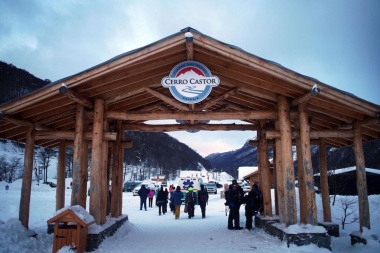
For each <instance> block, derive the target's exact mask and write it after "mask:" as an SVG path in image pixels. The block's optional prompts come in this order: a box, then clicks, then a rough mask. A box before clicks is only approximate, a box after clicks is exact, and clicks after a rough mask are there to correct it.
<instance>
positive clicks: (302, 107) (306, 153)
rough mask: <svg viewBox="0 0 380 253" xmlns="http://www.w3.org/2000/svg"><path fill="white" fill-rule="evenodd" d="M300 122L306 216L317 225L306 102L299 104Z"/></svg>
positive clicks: (310, 222) (312, 223) (311, 222)
mask: <svg viewBox="0 0 380 253" xmlns="http://www.w3.org/2000/svg"><path fill="white" fill-rule="evenodd" d="M298 112H299V123H300V144H301V146H300V148H301V153H302V167H303V173H304V180H305V190H306V191H305V197H306V203H305V204H306V207H307V209H306V217H307V223H308V224H311V225H314V226H317V225H318V219H317V204H316V201H315V189H314V173H313V165H312V162H311V151H310V127H309V123H308V113H307V108H306V104H305V103H301V104H299V105H298Z"/></svg>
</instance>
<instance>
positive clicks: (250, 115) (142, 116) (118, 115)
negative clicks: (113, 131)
mask: <svg viewBox="0 0 380 253" xmlns="http://www.w3.org/2000/svg"><path fill="white" fill-rule="evenodd" d="M106 117H107V118H109V119H119V120H144V121H145V120H164V119H174V120H177V119H178V120H228V119H232V120H239V119H240V120H245V119H256V120H259V119H277V117H278V114H277V112H276V111H272V110H265V111H255V110H252V111H248V110H247V111H241V112H173V113H170V112H119V111H107V112H106Z"/></svg>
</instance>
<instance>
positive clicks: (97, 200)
mask: <svg viewBox="0 0 380 253" xmlns="http://www.w3.org/2000/svg"><path fill="white" fill-rule="evenodd" d="M103 118H104V101H103V100H101V99H96V100H95V104H94V120H93V132H92V155H91V186H90V214H91V215H92V216H93V217H94V219H95V222H96V224H98V225H103V224H104V222H103V221H104V218H103V217H102V212H101V205H102V204H104V203H102V202H101V197H100V196H101V189H102V187H101V182H102V180H104V179H102V173H101V172H102V162H103V148H102V147H103ZM102 222H103V223H102Z"/></svg>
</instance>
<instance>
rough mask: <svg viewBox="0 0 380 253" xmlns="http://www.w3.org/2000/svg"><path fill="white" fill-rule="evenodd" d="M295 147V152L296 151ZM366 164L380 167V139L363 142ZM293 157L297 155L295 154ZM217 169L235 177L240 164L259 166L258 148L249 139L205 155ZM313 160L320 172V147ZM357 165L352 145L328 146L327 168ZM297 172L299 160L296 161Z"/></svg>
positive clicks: (312, 154)
mask: <svg viewBox="0 0 380 253" xmlns="http://www.w3.org/2000/svg"><path fill="white" fill-rule="evenodd" d="M295 151H296V150H295V149H294V150H293V153H295ZM363 151H364V159H365V165H366V167H367V168H373V169H380V140H375V141H370V142H366V143H364V144H363ZM293 157H297V156H296V155H295V154H294V155H293ZM269 158H270V159H272V158H273V152H272V148H269ZM205 159H207V160H208V161H209V162H210V163H211V166H212V167H213V168H214V169H215V170H216V171H226V172H227V173H229V174H231V175H232V176H234V177H235V178H236V177H237V173H238V172H237V169H238V168H239V167H240V166H257V148H256V147H255V146H250V145H249V144H248V141H247V142H246V143H245V144H244V145H243V147H241V148H240V149H237V150H234V151H229V152H225V153H216V154H210V155H208V156H206V157H205ZM311 160H312V164H313V170H314V173H318V172H319V147H318V146H312V147H311ZM351 166H355V155H354V150H353V148H352V146H350V147H343V148H339V149H337V148H331V147H328V148H327V168H328V169H338V168H347V167H351ZM294 167H295V172H296V173H297V170H298V164H297V160H296V159H295V161H294Z"/></svg>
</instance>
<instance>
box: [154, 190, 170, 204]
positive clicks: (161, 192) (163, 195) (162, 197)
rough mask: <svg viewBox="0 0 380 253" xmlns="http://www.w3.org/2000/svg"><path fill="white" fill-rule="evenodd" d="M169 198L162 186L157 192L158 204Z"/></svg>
mask: <svg viewBox="0 0 380 253" xmlns="http://www.w3.org/2000/svg"><path fill="white" fill-rule="evenodd" d="M167 199H168V197H167V194H166V192H165V191H164V189H162V188H161V189H160V190H159V191H158V193H157V198H156V201H157V204H162V203H164V202H166V200H167Z"/></svg>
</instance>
